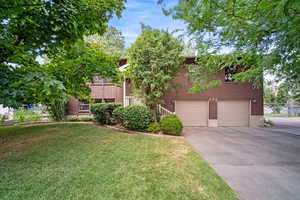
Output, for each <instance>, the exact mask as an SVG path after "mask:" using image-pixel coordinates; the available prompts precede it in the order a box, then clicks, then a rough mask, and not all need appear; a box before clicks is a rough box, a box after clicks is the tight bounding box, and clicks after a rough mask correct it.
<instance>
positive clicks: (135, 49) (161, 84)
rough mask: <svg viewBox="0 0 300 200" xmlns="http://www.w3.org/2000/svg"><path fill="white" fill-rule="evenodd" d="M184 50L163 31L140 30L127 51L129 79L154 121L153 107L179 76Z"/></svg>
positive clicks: (154, 107) (155, 116) (148, 28)
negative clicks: (181, 56) (148, 108)
mask: <svg viewBox="0 0 300 200" xmlns="http://www.w3.org/2000/svg"><path fill="white" fill-rule="evenodd" d="M182 49H183V46H182V43H181V41H179V40H178V39H177V38H175V37H173V36H172V35H171V34H170V33H168V32H166V31H162V30H154V29H150V27H145V26H144V27H143V31H142V33H141V35H140V36H139V37H138V38H137V40H136V41H135V43H134V44H133V45H132V46H131V47H130V49H129V64H130V66H131V69H130V76H131V79H132V81H133V85H134V88H135V90H136V92H137V94H139V96H140V97H141V98H142V99H143V101H144V103H145V104H146V105H147V106H148V107H150V109H151V110H152V114H153V117H154V120H155V121H157V112H156V107H157V105H158V104H160V103H162V96H163V95H164V93H165V91H166V90H168V89H169V88H170V84H171V80H172V79H173V78H174V77H175V76H176V75H177V74H178V72H179V70H180V66H181V64H182V59H180V54H181V51H182Z"/></svg>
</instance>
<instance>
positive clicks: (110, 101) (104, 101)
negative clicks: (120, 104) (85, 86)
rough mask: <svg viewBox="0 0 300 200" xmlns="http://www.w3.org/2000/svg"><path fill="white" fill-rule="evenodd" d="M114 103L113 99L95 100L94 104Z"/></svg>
mask: <svg viewBox="0 0 300 200" xmlns="http://www.w3.org/2000/svg"><path fill="white" fill-rule="evenodd" d="M112 102H115V99H103V100H102V99H95V103H112Z"/></svg>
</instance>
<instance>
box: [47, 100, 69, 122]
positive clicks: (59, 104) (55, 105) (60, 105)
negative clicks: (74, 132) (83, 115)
mask: <svg viewBox="0 0 300 200" xmlns="http://www.w3.org/2000/svg"><path fill="white" fill-rule="evenodd" d="M47 108H48V111H49V115H50V118H51V119H53V120H55V121H62V120H63V119H64V117H65V102H64V101H61V100H54V101H53V102H52V103H51V104H49V105H47Z"/></svg>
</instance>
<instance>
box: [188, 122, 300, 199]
mask: <svg viewBox="0 0 300 200" xmlns="http://www.w3.org/2000/svg"><path fill="white" fill-rule="evenodd" d="M289 123H291V124H289ZM276 124H277V126H275V127H273V128H246V127H245V128H241V127H239V128H199V127H197V128H196V127H188V128H185V129H184V133H185V138H186V139H187V141H189V142H190V143H191V144H192V146H193V147H194V148H195V149H196V150H197V151H198V152H199V153H200V154H201V156H202V157H203V158H204V159H205V160H206V161H207V162H208V163H210V165H211V166H212V167H213V168H214V169H215V170H216V171H217V173H218V174H219V175H220V176H221V177H223V179H224V180H225V181H226V182H227V183H228V184H229V185H230V186H231V187H232V188H233V189H234V190H235V191H236V193H237V194H238V195H239V196H240V197H241V199H244V200H277V199H278V200H283V199H284V200H295V199H300V134H299V133H300V118H299V119H297V120H291V121H290V122H285V121H284V120H283V121H282V122H281V121H280V120H279V123H278V122H276Z"/></svg>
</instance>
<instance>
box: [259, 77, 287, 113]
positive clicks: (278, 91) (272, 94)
mask: <svg viewBox="0 0 300 200" xmlns="http://www.w3.org/2000/svg"><path fill="white" fill-rule="evenodd" d="M264 85H265V87H264V103H265V104H266V105H267V106H268V107H270V108H271V109H272V111H273V113H280V111H281V109H282V108H283V107H284V106H285V104H286V103H287V101H288V100H289V98H290V97H291V96H290V95H289V89H288V88H287V87H286V85H285V84H284V83H281V84H279V85H275V84H274V83H273V82H272V81H266V82H265V84H264Z"/></svg>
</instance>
